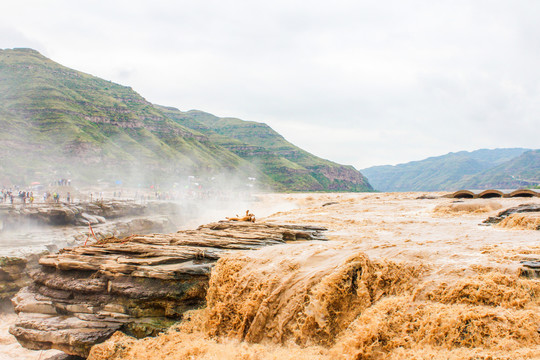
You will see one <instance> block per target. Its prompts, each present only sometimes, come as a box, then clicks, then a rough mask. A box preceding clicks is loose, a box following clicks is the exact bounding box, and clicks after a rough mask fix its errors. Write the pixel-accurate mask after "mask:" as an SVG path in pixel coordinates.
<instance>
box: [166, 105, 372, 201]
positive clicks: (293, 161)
mask: <svg viewBox="0 0 540 360" xmlns="http://www.w3.org/2000/svg"><path fill="white" fill-rule="evenodd" d="M161 109H162V110H163V111H164V112H165V113H166V114H167V115H168V116H169V117H170V118H171V119H173V120H175V121H176V122H177V123H178V124H180V125H182V126H185V127H187V128H190V129H192V130H194V131H198V132H201V133H203V134H204V135H206V136H208V137H209V138H210V139H211V140H212V141H214V142H215V143H217V144H219V145H220V146H222V147H224V148H226V149H228V150H229V151H231V152H233V153H234V154H236V155H238V156H240V157H241V158H243V159H246V160H248V161H249V162H250V163H253V164H257V166H258V167H259V169H261V171H262V172H263V173H264V174H267V175H268V176H269V177H270V178H271V180H272V181H273V182H274V183H278V184H284V185H285V186H286V187H287V188H288V189H295V190H297V189H298V190H300V189H304V190H308V191H372V190H373V189H372V187H371V185H370V184H369V182H368V180H367V179H366V178H365V177H364V176H363V175H362V174H361V173H360V172H359V171H357V170H356V169H355V168H354V167H352V166H344V165H340V164H337V163H335V162H332V161H329V160H325V159H321V158H319V157H317V156H315V155H313V154H310V153H308V152H307V151H305V150H302V149H300V148H299V147H297V146H295V145H293V144H291V143H290V142H288V141H287V140H286V139H285V138H284V137H283V136H281V135H280V134H278V133H277V132H276V131H274V130H273V129H272V128H271V127H269V126H268V125H266V124H264V123H259V122H254V121H244V120H240V119H236V118H220V117H217V116H214V115H212V114H209V113H206V112H203V111H198V110H191V111H187V112H182V111H180V110H178V109H175V108H163V107H162V108H161Z"/></svg>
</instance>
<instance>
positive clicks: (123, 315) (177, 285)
mask: <svg viewBox="0 0 540 360" xmlns="http://www.w3.org/2000/svg"><path fill="white" fill-rule="evenodd" d="M324 230H326V229H324V228H321V227H315V226H295V225H274V224H265V223H249V222H220V223H212V224H208V225H205V226H201V227H199V228H198V229H196V230H188V231H179V232H177V233H173V234H153V235H146V236H138V235H136V236H131V237H128V238H125V239H116V238H111V239H109V240H108V241H106V242H105V243H104V244H95V245H91V246H81V247H76V248H69V249H63V250H61V251H60V252H59V253H58V254H52V255H47V256H44V257H42V258H41V259H40V260H39V263H40V264H41V268H40V269H38V270H36V271H34V272H32V273H31V277H32V279H33V283H32V285H30V286H28V287H26V288H23V289H22V290H21V291H20V292H19V293H18V294H17V295H16V296H15V297H14V299H13V303H14V306H15V311H16V312H17V313H18V314H19V320H18V322H17V323H16V324H15V325H14V326H12V327H11V329H10V332H11V334H13V335H14V336H15V337H16V338H17V340H18V341H19V342H20V343H21V344H22V345H23V346H25V347H27V348H29V349H36V350H40V349H50V348H54V349H59V350H62V351H64V352H66V353H67V354H72V355H78V356H83V357H85V356H87V355H88V352H89V350H90V347H91V346H92V345H94V344H96V343H99V342H102V341H104V340H105V339H107V338H108V337H109V336H111V335H112V334H113V333H114V332H115V331H116V330H122V331H124V332H126V333H128V334H131V335H134V336H137V337H143V336H148V335H155V334H157V333H158V332H160V331H163V330H164V329H166V328H167V327H169V326H170V325H171V324H172V323H174V322H176V321H177V320H179V319H180V318H181V317H182V314H183V313H184V312H185V311H186V310H190V309H194V308H198V307H200V306H202V305H204V302H205V296H206V291H207V286H208V280H209V274H210V269H211V268H212V266H213V265H214V263H215V262H216V260H217V259H218V258H219V257H220V256H221V255H223V254H224V253H225V252H230V251H235V250H249V249H257V248H261V247H263V246H268V245H276V244H282V243H284V242H287V241H297V240H323V239H324V235H323V234H322V231H324Z"/></svg>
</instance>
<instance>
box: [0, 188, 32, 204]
mask: <svg viewBox="0 0 540 360" xmlns="http://www.w3.org/2000/svg"><path fill="white" fill-rule="evenodd" d="M14 199H19V200H20V201H21V202H22V203H23V204H26V203H30V204H32V203H34V200H35V198H34V193H33V192H32V191H19V190H13V189H2V190H0V201H1V202H3V203H10V204H13V201H14Z"/></svg>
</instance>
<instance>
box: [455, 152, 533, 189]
mask: <svg viewBox="0 0 540 360" xmlns="http://www.w3.org/2000/svg"><path fill="white" fill-rule="evenodd" d="M538 185H540V150H531V151H527V152H524V153H523V154H521V155H519V156H517V157H515V158H513V159H511V160H508V161H506V162H504V163H502V164H500V165H498V166H495V167H493V168H491V169H488V170H485V171H482V172H480V173H479V174H476V175H472V176H467V177H465V178H464V179H463V180H462V181H460V182H459V183H457V184H456V186H457V187H459V188H468V189H516V188H520V187H529V186H538Z"/></svg>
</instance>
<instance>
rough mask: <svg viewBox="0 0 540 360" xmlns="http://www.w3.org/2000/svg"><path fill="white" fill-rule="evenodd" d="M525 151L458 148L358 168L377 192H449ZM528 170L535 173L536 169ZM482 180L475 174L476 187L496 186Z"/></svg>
mask: <svg viewBox="0 0 540 360" xmlns="http://www.w3.org/2000/svg"><path fill="white" fill-rule="evenodd" d="M526 151H527V149H522V148H513V149H493V150H488V149H481V150H476V151H472V152H467V151H460V152H457V153H449V154H446V155H443V156H437V157H430V158H427V159H424V160H421V161H412V162H409V163H405V164H399V165H395V166H390V165H385V166H374V167H371V168H367V169H363V170H361V171H362V173H363V174H364V175H365V176H367V177H368V179H369V181H370V183H371V184H372V185H373V187H374V188H375V189H377V190H380V191H451V190H458V189H460V188H464V187H467V186H465V182H464V180H465V179H472V177H473V176H474V175H477V174H483V172H485V171H488V170H490V169H494V168H496V167H498V166H502V164H504V163H506V162H508V161H511V160H512V159H514V158H516V157H518V156H520V155H522V154H523V153H524V152H526ZM532 171H533V172H534V171H536V172H537V173H538V172H539V168H538V167H537V168H535V169H534V170H532ZM482 179H483V178H482V177H481V176H480V175H478V178H477V186H480V188H484V187H486V186H487V187H490V186H491V185H493V184H495V185H496V183H495V182H490V185H487V184H488V183H486V184H484V185H481V184H482V182H483V181H484V180H486V181H487V178H485V179H484V180H482ZM501 185H502V184H501ZM496 187H499V186H496Z"/></svg>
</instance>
